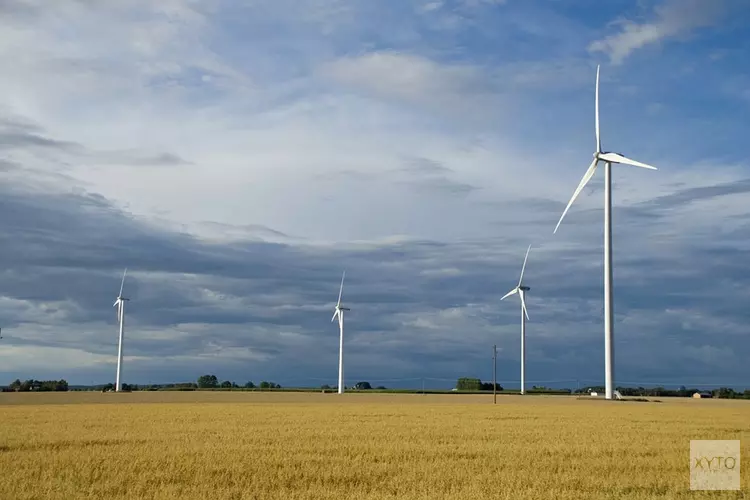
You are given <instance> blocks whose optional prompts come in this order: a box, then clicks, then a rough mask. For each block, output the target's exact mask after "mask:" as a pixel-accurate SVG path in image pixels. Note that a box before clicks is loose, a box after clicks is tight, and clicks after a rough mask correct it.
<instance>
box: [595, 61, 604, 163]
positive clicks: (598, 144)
mask: <svg viewBox="0 0 750 500" xmlns="http://www.w3.org/2000/svg"><path fill="white" fill-rule="evenodd" d="M594 100H595V108H596V117H595V118H594V121H595V124H596V152H597V153H601V152H602V139H601V137H600V135H599V65H598V64H597V65H596V97H595V99H594Z"/></svg>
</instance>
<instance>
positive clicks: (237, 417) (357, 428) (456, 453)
mask: <svg viewBox="0 0 750 500" xmlns="http://www.w3.org/2000/svg"><path fill="white" fill-rule="evenodd" d="M0 423H1V425H0V473H1V474H2V476H0V499H3V500H15V499H28V500H31V499H34V500H38V499H59V500H73V499H206V500H209V499H210V500H225V499H255V498H257V499H266V498H268V499H271V498H273V499H284V500H293V499H302V498H304V499H313V498H314V499H324V498H325V499H328V498H335V499H373V500H374V499H378V500H380V499H417V498H418V499H430V500H433V499H503V498H507V499H520V498H537V499H544V500H548V499H602V498H617V499H625V498H627V499H637V498H691V499H694V498H750V487H749V486H750V480H749V479H750V472H748V471H747V469H748V467H749V466H750V465H745V469H746V471H745V473H744V474H743V477H742V487H743V492H728V491H725V492H699V491H690V490H689V482H688V478H689V475H688V474H689V473H688V463H689V440H690V439H742V440H743V442H742V455H743V457H750V401H727V400H692V399H691V400H674V399H663V400H662V402H661V403H644V402H622V401H619V402H618V401H601V400H579V399H576V398H575V397H562V396H526V397H520V396H499V397H498V404H497V405H493V404H492V396H491V395H490V396H484V395H389V394H373V395H366V394H345V395H343V396H339V395H337V394H320V393H318V394H311V393H307V394H305V393H247V392H241V393H232V392H217V393H209V392H171V393H169V392H152V393H132V394H113V393H110V394H102V393H67V394H66V393H60V394H53V393H52V394H50V393H48V394H13V393H3V394H0ZM746 460H747V459H746ZM746 464H748V462H746ZM743 495H744V496H743Z"/></svg>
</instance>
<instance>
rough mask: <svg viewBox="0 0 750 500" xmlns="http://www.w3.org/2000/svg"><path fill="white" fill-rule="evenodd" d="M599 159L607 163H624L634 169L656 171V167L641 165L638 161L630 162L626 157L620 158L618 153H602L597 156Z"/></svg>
mask: <svg viewBox="0 0 750 500" xmlns="http://www.w3.org/2000/svg"><path fill="white" fill-rule="evenodd" d="M599 158H600V159H601V160H602V161H608V162H610V163H624V164H626V165H633V166H634V167H641V168H648V169H651V170H656V167H652V166H651V165H646V164H645V163H641V162H639V161H635V160H631V159H630V158H628V157H625V156H622V155H621V154H618V153H604V154H603V155H599Z"/></svg>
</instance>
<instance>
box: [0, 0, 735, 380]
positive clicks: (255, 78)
mask: <svg viewBox="0 0 750 500" xmlns="http://www.w3.org/2000/svg"><path fill="white" fill-rule="evenodd" d="M605 4H606V5H605ZM749 19H750V7H749V6H748V4H747V3H746V2H744V1H742V0H724V1H720V0H656V1H654V0H641V1H638V2H633V1H631V0H613V1H610V2H606V3H605V2H600V1H598V0H575V1H565V2H563V1H560V0H538V1H534V2H530V1H520V0H442V1H441V0H382V1H374V0H373V1H368V0H357V1H352V0H273V1H271V0H242V1H231V2H230V1H222V0H204V1H198V0H162V1H160V2H152V1H147V0H132V1H129V2H116V1H100V2H90V1H84V0H69V1H60V2H45V1H42V0H6V1H3V2H2V3H0V67H1V68H2V77H1V78H0V179H1V181H0V266H2V271H1V272H2V274H1V275H0V326H1V327H2V335H3V339H2V340H0V383H8V382H10V381H11V380H13V379H15V378H16V377H20V378H22V379H23V378H29V377H34V378H65V379H67V380H68V381H69V382H71V383H83V384H88V383H92V382H96V383H104V382H109V381H113V379H114V374H115V365H116V353H117V325H116V318H115V311H114V309H113V308H112V302H113V300H114V298H115V296H116V294H117V291H118V287H119V280H120V276H121V273H122V269H123V268H124V267H126V266H127V267H128V268H129V273H128V279H127V281H126V283H125V293H126V295H127V296H128V297H129V298H130V299H131V301H130V302H129V303H128V310H127V329H126V344H125V353H126V354H125V368H124V379H125V381H127V382H134V383H146V382H168V381H177V380H195V379H196V378H197V377H198V376H199V375H201V374H203V373H215V374H216V375H217V376H218V377H219V378H220V379H231V380H236V381H237V382H240V383H244V382H245V381H247V380H253V381H255V382H256V383H257V382H258V381H260V380H262V379H268V380H274V381H277V382H279V383H281V384H282V385H294V384H303V385H319V384H322V383H334V382H335V380H336V375H337V357H338V331H337V327H336V325H334V324H332V323H330V319H331V314H332V312H333V311H332V309H333V305H334V302H335V299H336V294H337V292H338V290H337V288H338V282H339V279H340V276H341V272H342V270H344V269H346V272H347V283H346V287H345V290H344V301H345V303H346V305H347V306H349V307H351V309H352V311H351V313H350V314H349V315H348V316H347V329H346V333H347V335H346V378H347V382H348V383H354V382H356V381H357V380H370V381H382V382H378V383H383V384H384V385H391V386H396V385H402V386H403V385H418V382H415V380H418V379H421V378H422V377H425V378H427V379H428V382H427V383H428V384H429V385H433V386H445V387H449V386H451V385H452V381H453V380H454V379H455V378H456V377H459V376H478V377H481V378H483V379H490V378H491V374H492V362H491V349H492V345H493V344H495V343H496V344H497V345H498V347H499V355H498V373H499V376H498V378H499V379H500V380H502V381H504V382H505V384H506V385H508V386H512V385H513V384H514V383H515V384H516V386H517V385H518V382H517V380H518V367H519V350H520V349H519V305H518V302H517V300H515V298H514V300H507V301H503V302H500V300H499V299H500V297H501V296H502V295H503V294H505V292H507V291H508V290H509V289H510V288H512V287H513V286H514V285H515V283H516V281H517V280H518V273H519V271H520V267H521V263H522V260H523V255H524V252H525V250H526V246H527V245H529V244H532V245H534V247H533V249H532V251H531V255H530V258H529V264H528V268H527V274H526V279H525V281H526V282H527V284H528V285H529V286H531V288H532V289H531V292H530V294H529V298H528V303H529V304H528V305H529V314H530V316H531V321H530V322H529V324H528V335H527V343H528V354H527V356H528V358H527V359H528V363H527V379H528V380H529V381H530V382H531V383H544V384H546V385H555V384H557V385H567V386H571V385H575V382H574V381H575V380H580V381H581V383H582V384H583V383H596V382H602V381H603V364H604V362H603V333H602V332H603V325H602V321H603V317H602V307H603V299H602V203H603V193H602V189H601V186H602V174H601V172H600V173H598V174H597V176H596V177H595V179H594V180H593V181H592V183H591V184H590V186H589V187H588V188H587V189H586V190H585V191H584V192H583V194H582V196H581V197H580V198H579V200H578V201H577V202H576V205H574V207H573V208H572V209H571V211H570V212H569V214H568V215H567V217H566V220H565V221H564V222H563V225H562V226H561V228H560V230H559V231H558V232H557V234H555V235H554V236H553V235H552V230H553V229H554V226H555V224H556V222H557V219H558V218H559V216H560V214H561V212H562V210H563V208H564V206H565V204H566V203H567V201H568V198H569V197H570V195H571V194H572V192H573V190H574V188H575V186H576V185H577V183H578V181H579V179H580V177H581V175H583V172H584V171H585V169H586V167H587V165H588V164H589V162H590V160H591V153H592V152H593V149H594V145H595V141H594V134H593V95H594V76H595V72H596V65H597V64H601V65H602V79H601V103H602V104H601V116H602V140H603V144H604V148H605V149H607V150H613V151H618V152H622V153H625V154H627V155H629V156H631V157H633V158H636V159H639V160H641V161H645V162H648V163H651V164H653V165H656V166H657V167H659V170H658V171H655V172H654V171H646V170H642V169H636V168H632V167H625V166H616V167H615V168H614V227H615V231H614V244H615V257H614V260H615V337H616V341H615V346H616V352H615V356H616V383H618V384H619V383H622V384H634V383H643V384H646V383H670V384H680V383H686V384H717V383H726V384H733V385H735V386H738V387H750V374H749V373H748V370H747V359H748V357H750V336H748V327H747V325H748V321H749V320H750V312H749V311H750V309H748V299H750V286H749V281H748V280H749V279H750V271H748V269H747V255H748V253H747V252H748V251H749V250H750V216H749V215H748V211H747V208H748V206H749V205H748V193H749V192H750V163H749V161H748V159H747V156H746V155H744V154H743V152H744V146H745V144H746V143H747V137H748V136H749V135H750V121H748V119H747V117H748V116H750V59H748V58H747V53H748V51H749V50H750V23H748V20H749ZM514 381H515V382H514Z"/></svg>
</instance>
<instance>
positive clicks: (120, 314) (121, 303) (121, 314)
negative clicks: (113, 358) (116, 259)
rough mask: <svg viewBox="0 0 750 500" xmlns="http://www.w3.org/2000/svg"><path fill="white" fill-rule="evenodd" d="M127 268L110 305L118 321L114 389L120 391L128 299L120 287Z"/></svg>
mask: <svg viewBox="0 0 750 500" xmlns="http://www.w3.org/2000/svg"><path fill="white" fill-rule="evenodd" d="M127 272H128V270H127V268H125V271H124V272H123V273H122V282H121V283H120V294H119V295H118V296H117V299H116V300H115V303H114V304H112V307H116V308H117V321H119V322H120V342H119V344H118V347H117V378H116V379H115V391H117V392H120V391H121V390H122V385H121V379H120V375H121V374H122V336H123V334H124V333H125V302H126V301H128V300H130V299H126V298H125V297H123V296H122V288H123V287H124V286H125V275H126V274H127Z"/></svg>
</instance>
